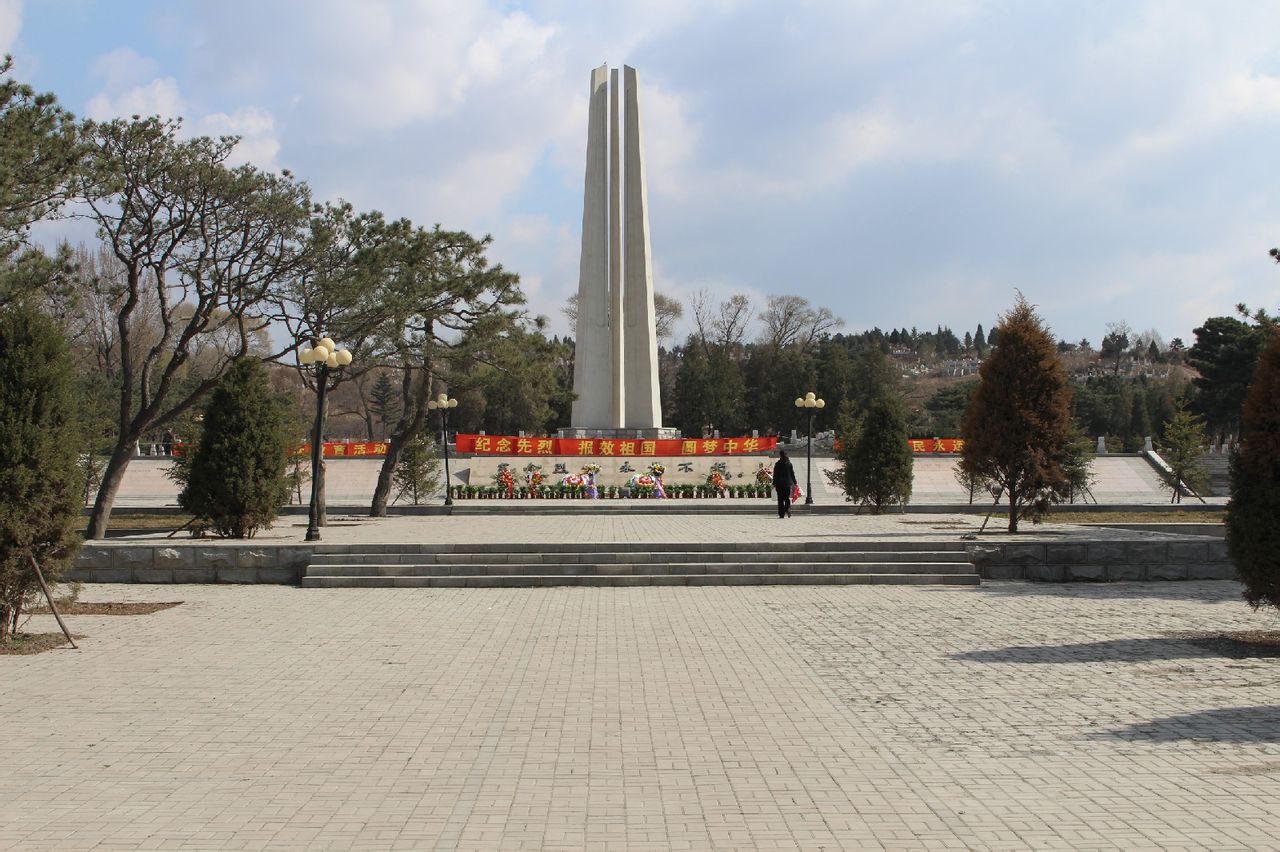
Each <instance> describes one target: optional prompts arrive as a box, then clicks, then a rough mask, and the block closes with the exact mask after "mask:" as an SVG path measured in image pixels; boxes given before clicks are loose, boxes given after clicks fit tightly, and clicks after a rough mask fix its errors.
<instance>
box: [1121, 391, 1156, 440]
mask: <svg viewBox="0 0 1280 852" xmlns="http://www.w3.org/2000/svg"><path fill="white" fill-rule="evenodd" d="M1142 391H1143V389H1142V388H1141V387H1135V388H1134V389H1133V393H1132V395H1131V397H1130V400H1129V423H1128V427H1129V428H1128V430H1127V434H1128V436H1129V438H1128V441H1126V443H1127V444H1128V445H1129V449H1130V450H1132V451H1133V452H1135V453H1136V452H1138V451H1139V450H1141V449H1142V447H1143V443H1144V440H1145V439H1146V438H1149V437H1151V415H1150V413H1148V411H1147V397H1146V394H1144V393H1143V392H1142Z"/></svg>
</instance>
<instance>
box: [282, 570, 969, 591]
mask: <svg viewBox="0 0 1280 852" xmlns="http://www.w3.org/2000/svg"><path fill="white" fill-rule="evenodd" d="M979 582H980V580H979V578H978V575H977V574H973V573H968V574H902V573H893V574H852V573H844V574H624V575H600V574H580V575H568V576H565V575H549V574H521V575H499V576H492V575H462V576H452V577H349V576H348V577H312V576H307V577H305V578H303V580H302V586H303V588H308V589H342V588H450V587H452V588H459V587H464V588H477V587H489V588H513V587H539V586H773V585H832V586H835V585H948V586H976V585H978V584H979Z"/></svg>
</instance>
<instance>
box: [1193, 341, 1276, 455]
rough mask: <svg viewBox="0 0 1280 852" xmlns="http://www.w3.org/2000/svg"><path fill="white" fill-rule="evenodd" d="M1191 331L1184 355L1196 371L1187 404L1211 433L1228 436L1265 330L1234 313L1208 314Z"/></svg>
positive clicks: (1237, 419) (1235, 423)
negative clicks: (1192, 394) (1193, 391)
mask: <svg viewBox="0 0 1280 852" xmlns="http://www.w3.org/2000/svg"><path fill="white" fill-rule="evenodd" d="M1195 335H1196V342H1195V345H1194V346H1192V347H1191V349H1190V350H1189V351H1188V352H1187V356H1186V359H1187V363H1188V364H1190V365H1191V366H1192V367H1195V368H1196V370H1197V372H1199V373H1200V375H1199V376H1196V377H1195V378H1194V379H1192V384H1193V385H1195V388H1196V391H1197V393H1196V395H1195V397H1194V398H1193V399H1192V401H1191V408H1192V410H1194V411H1195V412H1196V413H1197V414H1199V415H1200V416H1202V417H1203V418H1204V420H1205V424H1206V425H1207V427H1208V429H1209V431H1210V433H1211V434H1212V435H1214V436H1215V437H1218V438H1229V437H1231V436H1232V435H1236V434H1238V433H1239V430H1240V411H1241V408H1242V407H1243V405H1244V399H1245V395H1246V394H1247V393H1248V390H1249V381H1250V379H1251V378H1252V377H1253V375H1254V368H1255V367H1256V366H1257V364H1258V353H1259V352H1261V351H1262V348H1263V347H1264V346H1265V345H1266V334H1265V333H1264V332H1263V331H1262V329H1260V328H1259V327H1255V326H1251V325H1249V324H1248V323H1245V322H1242V321H1240V320H1238V319H1236V318H1235V317H1211V318H1209V319H1207V320H1205V323H1204V325H1203V326H1201V327H1200V328H1197V329H1196V330H1195Z"/></svg>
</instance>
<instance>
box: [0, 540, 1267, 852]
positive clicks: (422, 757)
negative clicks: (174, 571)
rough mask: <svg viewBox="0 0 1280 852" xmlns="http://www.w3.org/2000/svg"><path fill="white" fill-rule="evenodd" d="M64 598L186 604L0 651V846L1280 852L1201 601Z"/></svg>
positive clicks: (1252, 746)
mask: <svg viewBox="0 0 1280 852" xmlns="http://www.w3.org/2000/svg"><path fill="white" fill-rule="evenodd" d="M760 523H761V524H763V521H761V522H760ZM774 523H775V524H777V523H778V522H777V521H776V519H775V520H774ZM568 529H569V528H566V530H568ZM619 532H620V534H621V533H622V530H620V531H619ZM84 596H85V597H86V598H88V599H91V600H93V599H112V600H117V599H128V600H175V599H182V600H185V603H184V604H183V605H182V606H179V607H177V608H174V609H170V610H166V611H163V612H160V613H157V614H154V615H150V616H137V617H117V618H107V617H90V616H80V617H75V618H73V619H72V620H71V623H72V627H73V629H74V630H75V631H77V632H78V633H82V634H84V635H85V638H84V639H83V640H82V643H81V644H82V650H80V651H78V652H77V651H71V650H64V651H56V652H52V653H47V654H43V655H40V656H35V657H0V683H3V685H4V688H3V689H2V690H0V719H3V720H4V723H3V730H4V734H5V736H4V740H5V749H4V759H3V765H4V771H3V772H0V849H15V850H17V849H21V850H42V849H50V850H79V849H125V848H127V849H179V848H193V849H257V848H273V849H308V850H312V849H352V848H366V849H430V848H437V849H498V848H513V849H515V848H527V849H581V848H633V849H645V848H648V849H710V848H725V849H747V848H751V849H817V848H848V849H878V848H894V849H911V848H931V849H936V848H955V849H984V848H1004V849H1014V848H1016V849H1023V848H1032V847H1034V848H1053V849H1096V848H1122V849H1144V848H1165V849H1172V848H1212V849H1261V848H1276V845H1277V843H1276V838H1277V837H1278V836H1280V811H1277V809H1276V802H1277V801H1280V660H1278V659H1277V658H1274V657H1272V658H1259V657H1252V656H1243V657H1232V656H1224V655H1223V654H1222V653H1221V652H1220V651H1219V650H1217V649H1216V648H1215V647H1214V646H1211V645H1207V644H1205V643H1203V642H1198V641H1195V640H1190V639H1186V638H1178V636H1176V635H1174V634H1175V633H1179V632H1187V631H1222V630H1228V631H1230V630H1249V629H1277V628H1280V623H1278V619H1277V618H1276V617H1275V616H1273V615H1271V614H1269V613H1253V612H1252V611H1251V610H1249V609H1248V607H1246V606H1245V605H1244V604H1243V603H1242V601H1241V600H1240V594H1239V587H1238V586H1236V585H1235V584H1234V583H1229V582H1216V583H1157V584H1141V585H1128V584H1119V585H1110V586H1085V585H1070V586H1045V585H1031V584H1020V583H1000V582H995V583H985V584H984V585H983V586H981V587H978V588H967V589H956V588H928V589H921V588H906V587H794V588H791V587H755V588H743V587H721V588H708V589H531V590H498V589H472V590H380V589H375V590H333V591H326V590H301V589H296V588H288V587H272V586H256V587H213V586H185V587H155V586H129V587H118V586H110V587H108V586H92V587H86V589H85V592H84ZM30 629H35V630H53V629H56V628H55V627H54V624H53V621H52V619H51V618H49V617H47V616H42V617H36V618H35V619H33V621H32V623H31V625H30Z"/></svg>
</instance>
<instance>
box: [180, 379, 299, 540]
mask: <svg viewBox="0 0 1280 852" xmlns="http://www.w3.org/2000/svg"><path fill="white" fill-rule="evenodd" d="M287 454H288V432H287V427H286V424H285V416H284V411H283V409H282V406H281V405H280V401H279V399H278V398H277V397H276V396H275V394H274V393H273V392H272V390H271V385H270V383H269V382H268V380H267V373H266V370H265V369H264V368H263V366H262V364H261V363H259V362H257V361H253V360H250V359H247V358H242V359H240V360H238V361H236V362H235V364H233V365H232V366H231V368H230V369H229V370H228V371H227V372H226V374H224V376H223V378H222V380H221V381H220V382H219V383H218V386H217V388H216V389H215V390H214V392H213V395H212V396H211V397H210V399H209V405H208V407H207V408H206V409H205V417H204V424H203V429H202V430H201V434H200V438H199V442H198V446H197V447H196V449H195V451H194V453H193V454H192V456H191V460H190V462H189V470H188V474H187V484H186V487H185V488H183V490H182V493H180V494H179V495H178V505H180V506H181V507H182V508H184V509H186V510H187V511H189V512H191V513H192V514H193V515H195V516H196V517H197V518H198V519H202V520H205V521H208V522H209V525H210V526H211V527H212V528H213V529H214V530H215V531H216V532H217V533H218V534H219V535H222V536H228V537H230V538H252V537H253V535H254V534H255V533H256V532H257V531H258V530H259V529H260V528H262V527H270V526H271V522H272V521H273V520H275V517H276V514H277V512H278V511H279V509H280V506H282V505H283V504H284V503H285V502H287V501H288V499H289V483H288V478H287V475H286V470H285V467H286V462H285V460H286V456H287Z"/></svg>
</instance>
